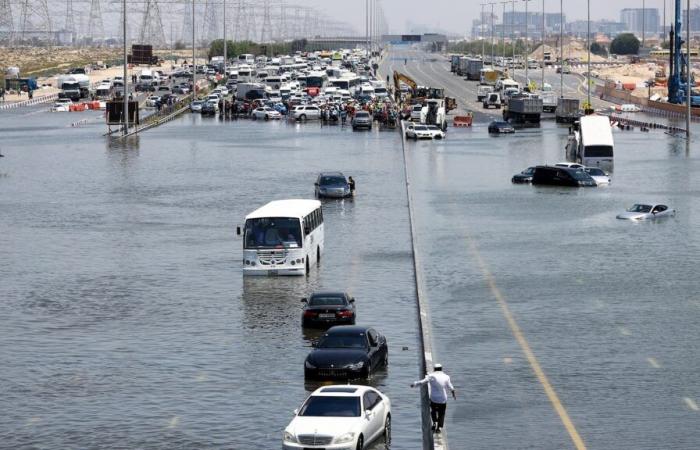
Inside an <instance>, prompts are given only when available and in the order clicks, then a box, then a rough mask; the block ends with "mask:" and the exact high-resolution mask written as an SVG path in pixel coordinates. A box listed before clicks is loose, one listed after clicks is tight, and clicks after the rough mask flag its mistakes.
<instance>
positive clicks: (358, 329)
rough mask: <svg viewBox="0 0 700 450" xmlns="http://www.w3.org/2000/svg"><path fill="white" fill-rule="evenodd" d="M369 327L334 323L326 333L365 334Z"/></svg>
mask: <svg viewBox="0 0 700 450" xmlns="http://www.w3.org/2000/svg"><path fill="white" fill-rule="evenodd" d="M370 329H371V327H363V326H361V325H336V326H334V327H331V328H330V329H328V331H326V334H327V335H341V334H367V331H369V330H370Z"/></svg>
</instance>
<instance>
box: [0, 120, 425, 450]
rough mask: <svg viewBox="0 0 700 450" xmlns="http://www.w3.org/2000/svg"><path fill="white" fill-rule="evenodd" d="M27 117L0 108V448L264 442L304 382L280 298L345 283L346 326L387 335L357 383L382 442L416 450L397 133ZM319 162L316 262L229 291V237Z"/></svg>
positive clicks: (233, 263)
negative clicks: (323, 180)
mask: <svg viewBox="0 0 700 450" xmlns="http://www.w3.org/2000/svg"><path fill="white" fill-rule="evenodd" d="M42 111H44V110H42V109H41V108H34V109H29V110H27V109H24V110H22V111H18V110H10V111H7V112H2V113H0V114H2V115H1V116H0V135H1V136H3V142H2V149H1V150H2V153H3V154H4V155H5V157H4V158H1V159H0V174H1V176H0V211H2V213H1V214H0V230H2V233H0V254H1V255H2V258H0V279H2V283H0V298H1V299H2V301H1V302H0V317H2V321H1V323H2V326H0V342H2V346H0V361H2V370H1V371H0V380H1V381H2V383H0V398H2V400H0V407H1V409H2V411H3V414H2V417H0V442H1V444H0V447H4V448H229V449H237V450H257V449H260V450H269V449H273V448H280V447H281V439H282V430H283V429H284V427H285V426H286V425H287V424H288V422H289V421H290V420H291V418H292V411H293V410H294V409H295V408H298V407H299V405H300V404H301V402H302V401H303V400H304V399H305V397H306V396H307V395H308V394H309V392H310V391H311V390H313V389H314V388H315V387H317V386H315V385H305V383H304V376H303V363H304V358H305V356H306V354H307V353H308V352H309V351H310V345H311V340H312V339H314V338H315V337H317V335H318V334H314V333H310V334H304V333H303V332H302V329H301V326H300V319H301V303H300V299H301V298H302V297H305V296H308V294H309V293H310V292H312V291H314V290H318V289H340V290H348V291H351V292H352V294H353V295H354V296H355V297H356V299H357V308H358V324H366V325H371V326H374V327H376V328H377V330H379V331H380V332H382V333H384V334H385V335H386V336H387V339H388V342H389V352H390V363H389V368H388V370H385V371H380V372H379V373H378V374H377V375H376V377H375V378H374V379H373V380H371V384H372V385H374V386H376V387H378V388H379V389H380V390H382V391H383V392H384V393H386V394H387V395H388V396H389V397H390V398H391V400H392V403H393V411H392V412H393V445H392V447H393V448H399V449H418V448H420V447H421V434H420V433H421V431H420V430H421V428H420V413H419V391H418V390H415V389H410V387H409V384H410V383H411V382H412V381H414V380H416V379H418V377H419V369H418V368H419V364H418V357H419V354H418V353H419V352H418V331H417V321H416V307H415V289H414V284H413V266H412V259H411V242H410V238H409V225H408V214H407V209H406V191H405V183H404V176H403V173H404V172H403V170H404V168H403V159H402V158H403V157H402V154H401V152H400V145H399V143H400V139H399V136H398V133H391V132H378V131H374V132H372V133H353V132H352V131H351V129H349V128H345V129H341V128H340V127H330V128H329V127H326V128H321V127H320V125H319V124H318V123H315V124H314V123H311V122H310V123H308V124H306V125H303V126H302V125H293V124H286V123H284V122H282V123H263V122H251V121H245V120H241V121H237V122H233V121H227V122H223V121H219V120H218V119H213V118H200V117H199V116H198V115H190V114H186V115H184V116H183V117H182V118H180V119H178V120H176V121H174V122H171V123H168V124H166V125H164V126H162V127H159V128H157V129H153V130H150V131H148V132H146V133H144V134H142V135H141V136H139V137H138V138H136V139H133V140H130V141H129V142H128V143H126V144H125V145H121V144H112V145H110V144H108V143H107V142H106V140H105V138H103V137H101V133H103V132H104V131H105V126H104V125H103V124H102V123H100V122H98V120H97V119H96V118H95V117H93V116H96V113H93V115H80V114H79V115H75V114H73V113H47V112H42ZM82 118H91V119H94V120H93V121H91V122H89V123H88V124H87V125H86V126H83V127H75V128H74V127H70V123H71V122H74V121H76V120H80V119H82ZM322 170H342V171H343V172H344V173H345V174H346V175H352V176H353V177H354V178H355V179H356V181H357V186H358V194H357V196H356V197H355V198H354V199H352V200H345V201H328V202H324V217H325V223H326V251H325V254H324V255H323V257H322V261H321V265H320V267H318V268H314V269H312V273H311V275H310V276H309V277H308V278H306V277H299V278H269V279H268V278H259V277H255V278H253V279H248V278H246V279H244V278H243V276H242V274H241V255H242V251H241V246H242V243H241V241H240V238H239V237H237V236H236V234H235V227H236V225H240V224H242V222H243V218H244V216H245V215H246V214H247V213H249V212H251V211H252V210H253V209H255V208H257V207H258V206H260V205H262V204H264V203H266V202H268V201H270V200H274V199H283V198H312V197H313V182H314V181H315V177H316V175H317V173H318V172H319V171H322ZM374 448H384V445H383V444H381V443H378V444H377V445H375V447H374Z"/></svg>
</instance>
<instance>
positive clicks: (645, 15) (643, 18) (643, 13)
mask: <svg viewBox="0 0 700 450" xmlns="http://www.w3.org/2000/svg"><path fill="white" fill-rule="evenodd" d="M646 26H647V7H646V0H642V48H644V44H645V39H646V36H647V33H646V31H647V29H646Z"/></svg>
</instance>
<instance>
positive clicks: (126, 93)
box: [122, 0, 129, 136]
mask: <svg viewBox="0 0 700 450" xmlns="http://www.w3.org/2000/svg"><path fill="white" fill-rule="evenodd" d="M122 8H123V10H122V33H123V34H122V36H123V37H124V72H123V77H124V78H123V79H124V108H123V109H124V128H123V130H124V135H125V136H126V134H127V133H129V78H128V73H127V56H126V0H122Z"/></svg>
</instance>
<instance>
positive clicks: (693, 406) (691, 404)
mask: <svg viewBox="0 0 700 450" xmlns="http://www.w3.org/2000/svg"><path fill="white" fill-rule="evenodd" d="M683 401H684V402H685V404H686V405H688V408H690V409H692V410H693V411H697V410H698V409H700V408H698V405H697V404H696V403H695V402H694V401H693V399H692V398H690V397H685V398H684V399H683Z"/></svg>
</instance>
